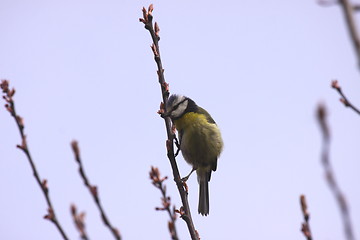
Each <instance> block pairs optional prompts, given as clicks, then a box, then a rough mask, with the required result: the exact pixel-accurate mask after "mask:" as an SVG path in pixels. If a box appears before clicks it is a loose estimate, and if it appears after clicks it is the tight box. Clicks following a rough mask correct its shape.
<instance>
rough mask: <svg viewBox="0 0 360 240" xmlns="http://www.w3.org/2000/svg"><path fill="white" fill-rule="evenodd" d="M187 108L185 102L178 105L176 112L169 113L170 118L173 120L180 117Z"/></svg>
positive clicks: (186, 102)
mask: <svg viewBox="0 0 360 240" xmlns="http://www.w3.org/2000/svg"><path fill="white" fill-rule="evenodd" d="M187 106H188V101H185V102H183V103H182V104H180V105H179V107H178V108H177V109H176V110H174V111H172V112H171V117H173V118H178V117H180V116H181V115H182V114H183V113H184V112H185V110H186V108H187Z"/></svg>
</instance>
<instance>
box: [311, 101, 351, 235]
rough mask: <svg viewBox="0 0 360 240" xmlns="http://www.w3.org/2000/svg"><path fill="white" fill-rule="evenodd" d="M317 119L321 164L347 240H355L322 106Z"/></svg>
mask: <svg viewBox="0 0 360 240" xmlns="http://www.w3.org/2000/svg"><path fill="white" fill-rule="evenodd" d="M317 118H318V121H319V125H320V128H321V132H322V135H323V146H322V154H321V162H322V165H323V167H324V170H325V176H326V181H327V183H328V185H329V188H330V190H331V192H332V193H333V195H334V197H335V199H336V201H337V204H338V206H339V208H340V213H341V216H342V221H343V225H344V232H345V236H346V239H347V240H354V235H353V231H352V227H351V225H352V224H351V220H350V212H349V208H348V204H347V202H346V199H345V196H344V194H343V193H342V191H341V189H340V187H339V185H338V183H337V182H336V179H335V174H334V171H333V168H332V166H331V163H330V157H329V152H330V130H329V127H328V124H327V112H326V108H325V106H324V105H322V104H321V105H319V106H318V109H317Z"/></svg>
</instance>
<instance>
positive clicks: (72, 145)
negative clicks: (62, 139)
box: [71, 140, 80, 161]
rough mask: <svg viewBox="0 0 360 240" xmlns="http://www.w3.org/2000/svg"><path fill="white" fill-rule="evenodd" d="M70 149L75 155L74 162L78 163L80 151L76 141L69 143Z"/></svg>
mask: <svg viewBox="0 0 360 240" xmlns="http://www.w3.org/2000/svg"><path fill="white" fill-rule="evenodd" d="M71 148H72V150H73V152H74V154H75V157H76V160H77V161H78V159H79V156H80V149H79V144H78V142H77V141H76V140H73V141H72V142H71Z"/></svg>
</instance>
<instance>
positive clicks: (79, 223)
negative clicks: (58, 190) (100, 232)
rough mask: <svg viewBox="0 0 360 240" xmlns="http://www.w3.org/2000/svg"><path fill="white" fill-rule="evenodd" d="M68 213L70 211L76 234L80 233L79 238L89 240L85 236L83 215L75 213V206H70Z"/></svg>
mask: <svg viewBox="0 0 360 240" xmlns="http://www.w3.org/2000/svg"><path fill="white" fill-rule="evenodd" d="M70 211H71V216H72V218H73V221H74V224H75V227H76V229H77V230H78V232H79V233H80V237H81V239H83V240H89V237H88V236H87V234H86V231H85V221H84V219H85V213H84V212H81V213H77V208H76V206H75V204H72V205H71V207H70Z"/></svg>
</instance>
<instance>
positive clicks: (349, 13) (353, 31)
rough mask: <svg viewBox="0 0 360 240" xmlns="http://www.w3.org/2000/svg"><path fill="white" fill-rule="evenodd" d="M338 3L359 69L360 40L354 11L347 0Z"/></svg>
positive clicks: (340, 0) (339, 0)
mask: <svg viewBox="0 0 360 240" xmlns="http://www.w3.org/2000/svg"><path fill="white" fill-rule="evenodd" d="M338 2H339V4H340V5H341V6H342V9H343V12H344V16H345V20H346V24H347V26H348V30H349V34H350V37H351V39H352V42H353V46H354V49H355V52H356V55H357V58H358V66H359V67H360V39H359V33H358V30H357V26H356V22H355V17H354V12H355V9H354V8H353V6H352V4H351V3H350V2H349V0H338Z"/></svg>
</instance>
